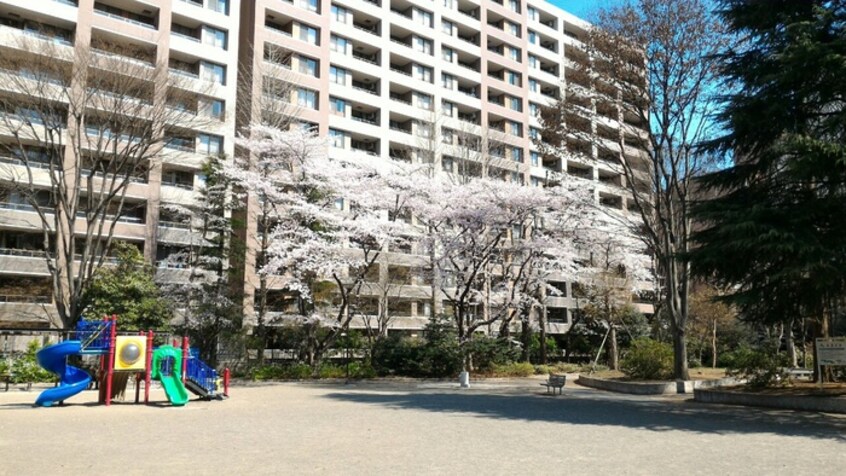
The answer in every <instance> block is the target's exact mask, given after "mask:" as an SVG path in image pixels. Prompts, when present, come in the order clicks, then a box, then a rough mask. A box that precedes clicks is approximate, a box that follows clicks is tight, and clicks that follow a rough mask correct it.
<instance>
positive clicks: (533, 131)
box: [529, 127, 540, 140]
mask: <svg viewBox="0 0 846 476" xmlns="http://www.w3.org/2000/svg"><path fill="white" fill-rule="evenodd" d="M529 138H530V139H532V140H537V139H539V138H540V129H538V128H537V127H529Z"/></svg>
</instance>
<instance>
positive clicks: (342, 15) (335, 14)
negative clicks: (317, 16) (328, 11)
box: [332, 5, 347, 23]
mask: <svg viewBox="0 0 846 476" xmlns="http://www.w3.org/2000/svg"><path fill="white" fill-rule="evenodd" d="M332 19H333V20H335V21H336V22H338V23H346V22H347V9H346V8H344V7H339V6H338V5H332Z"/></svg>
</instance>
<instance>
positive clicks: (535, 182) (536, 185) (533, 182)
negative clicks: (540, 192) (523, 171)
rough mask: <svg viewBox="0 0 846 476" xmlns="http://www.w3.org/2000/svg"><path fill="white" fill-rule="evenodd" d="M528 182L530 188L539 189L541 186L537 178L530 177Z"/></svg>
mask: <svg viewBox="0 0 846 476" xmlns="http://www.w3.org/2000/svg"><path fill="white" fill-rule="evenodd" d="M530 182H531V183H532V187H538V188H540V186H541V179H539V178H538V177H532V178H531V180H530Z"/></svg>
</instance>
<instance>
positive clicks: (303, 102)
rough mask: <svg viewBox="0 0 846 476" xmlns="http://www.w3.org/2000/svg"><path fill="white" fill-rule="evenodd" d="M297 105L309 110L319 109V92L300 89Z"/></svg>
mask: <svg viewBox="0 0 846 476" xmlns="http://www.w3.org/2000/svg"><path fill="white" fill-rule="evenodd" d="M297 105H299V106H300V107H305V108H308V109H317V91H314V90H311V89H305V88H300V89H298V90H297Z"/></svg>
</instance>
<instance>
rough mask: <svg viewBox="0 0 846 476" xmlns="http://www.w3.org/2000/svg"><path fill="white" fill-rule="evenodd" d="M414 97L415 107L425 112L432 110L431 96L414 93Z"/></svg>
mask: <svg viewBox="0 0 846 476" xmlns="http://www.w3.org/2000/svg"><path fill="white" fill-rule="evenodd" d="M414 96H415V97H416V98H417V107H419V108H421V109H425V110H427V111H431V110H432V96H429V95H428V94H423V93H414Z"/></svg>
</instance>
